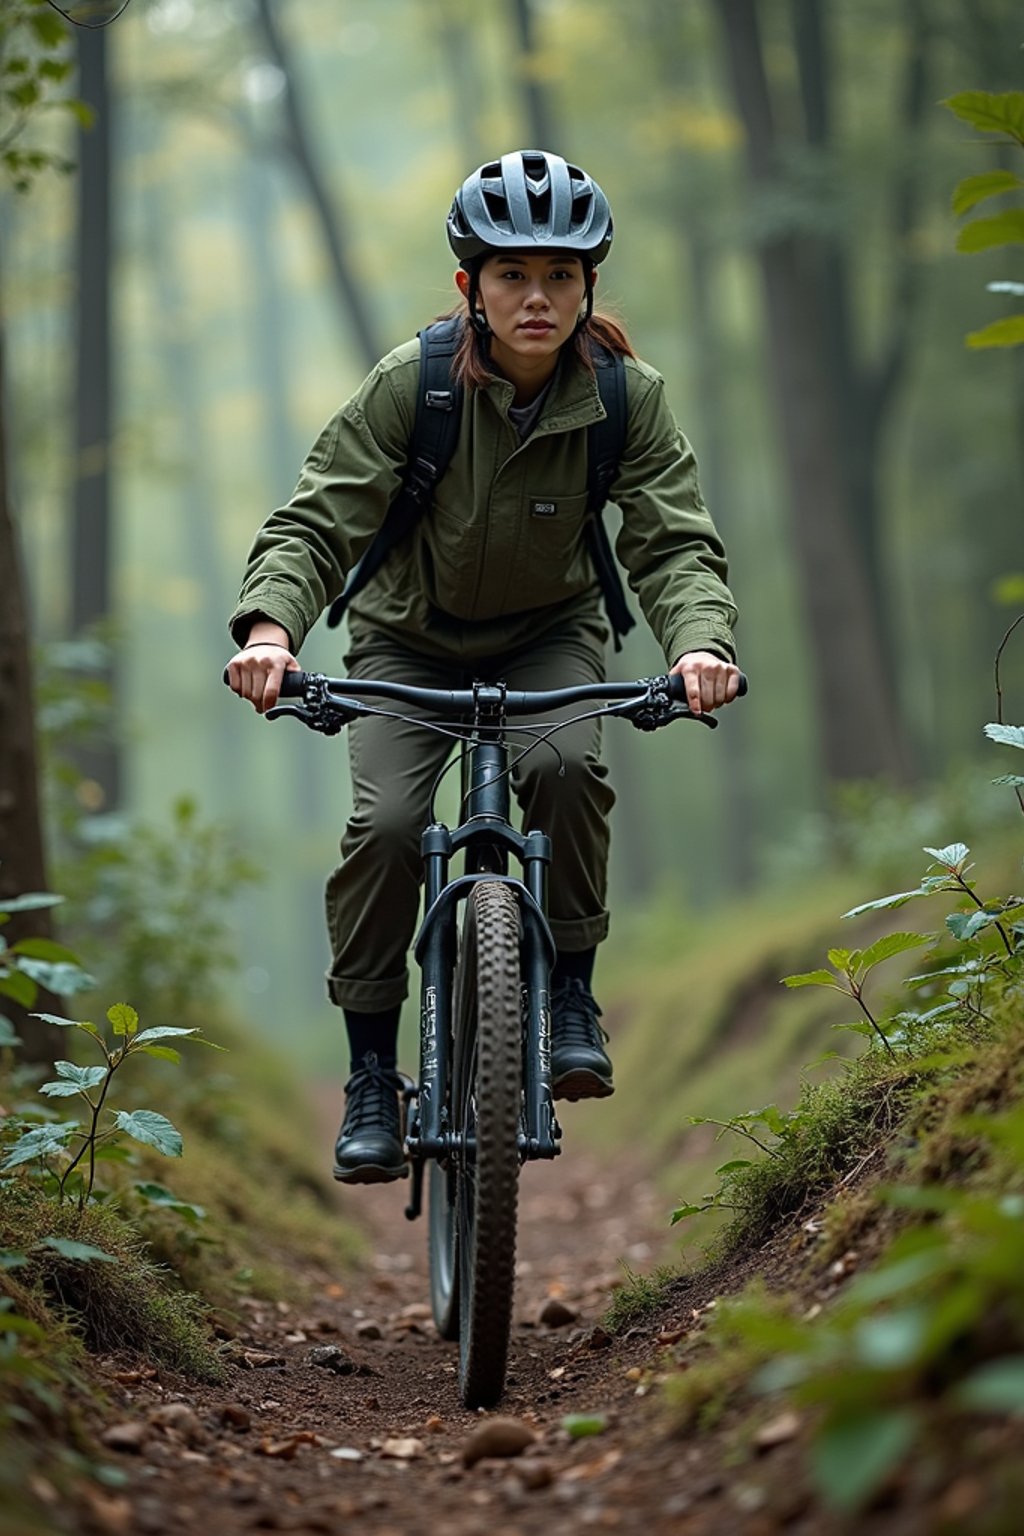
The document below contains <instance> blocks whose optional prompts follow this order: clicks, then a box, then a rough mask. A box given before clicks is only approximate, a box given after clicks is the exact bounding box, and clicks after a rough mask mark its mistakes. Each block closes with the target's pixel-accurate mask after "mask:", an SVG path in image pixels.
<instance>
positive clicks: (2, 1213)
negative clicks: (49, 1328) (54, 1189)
mask: <svg viewBox="0 0 1024 1536" xmlns="http://www.w3.org/2000/svg"><path fill="white" fill-rule="evenodd" d="M48 1237H55V1238H70V1239H73V1240H74V1241H76V1242H80V1243H87V1244H89V1245H90V1246H92V1247H95V1248H99V1249H101V1250H102V1251H103V1252H104V1253H107V1254H109V1255H110V1256H111V1259H112V1260H113V1261H114V1262H112V1263H104V1262H101V1261H89V1262H85V1261H82V1260H79V1259H70V1258H67V1257H65V1256H64V1255H63V1254H61V1253H59V1252H57V1251H55V1250H54V1249H52V1248H43V1247H37V1246H36V1245H37V1244H39V1243H40V1242H41V1241H42V1240H43V1239H45V1238H48ZM0 1245H2V1246H3V1247H5V1248H10V1249H14V1250H15V1251H17V1252H20V1253H24V1254H26V1255H27V1257H28V1263H27V1264H24V1265H22V1266H21V1267H20V1268H18V1269H17V1270H14V1271H11V1272H9V1274H4V1275H2V1276H0V1284H2V1285H3V1287H4V1289H5V1290H6V1291H7V1293H8V1294H9V1295H15V1296H16V1298H17V1299H18V1301H19V1303H20V1307H19V1310H22V1312H23V1314H24V1315H27V1316H29V1317H33V1316H34V1317H35V1318H36V1319H37V1320H39V1321H42V1322H43V1323H44V1326H45V1325H46V1320H47V1319H48V1318H51V1319H52V1318H56V1319H57V1320H58V1321H59V1322H61V1323H64V1324H66V1325H67V1326H69V1327H71V1328H72V1329H73V1330H74V1331H75V1332H76V1333H77V1334H78V1335H80V1336H81V1338H82V1340H83V1342H84V1344H85V1345H86V1347H87V1348H88V1349H90V1350H92V1351H93V1352H97V1353H98V1352H105V1351H112V1350H128V1351H131V1352H137V1353H138V1354H140V1355H144V1356H146V1357H147V1358H151V1359H154V1360H159V1361H161V1362H162V1363H164V1364H166V1365H169V1366H171V1367H173V1368H174V1369H175V1370H179V1371H181V1372H182V1373H183V1374H184V1375H186V1376H191V1377H193V1378H195V1379H198V1380H204V1381H216V1380H219V1378H220V1374H221V1371H220V1366H219V1363H218V1361H217V1357H216V1353H215V1350H214V1348H213V1346H212V1344H211V1341H210V1336H209V1333H208V1330H207V1329H206V1327H205V1326H204V1323H203V1317H204V1312H205V1309H204V1307H203V1304H202V1302H200V1300H199V1299H198V1298H197V1297H196V1296H193V1295H191V1294H190V1293H188V1292H186V1291H182V1290H180V1289H178V1288H177V1286H176V1284H175V1282H174V1281H173V1279H172V1277H171V1276H170V1275H169V1274H168V1272H167V1270H165V1269H163V1268H161V1267H159V1266H158V1265H156V1264H154V1263H153V1262H152V1260H151V1259H150V1258H149V1257H148V1254H147V1249H146V1243H145V1240H144V1238H143V1237H142V1236H141V1234H140V1233H139V1232H138V1231H136V1229H135V1228H134V1227H132V1226H130V1225H129V1224H128V1223H127V1222H126V1221H125V1220H124V1218H123V1216H122V1215H121V1214H120V1213H119V1212H118V1211H117V1210H116V1209H115V1208H113V1207H111V1206H107V1205H92V1206H87V1207H86V1208H85V1210H82V1211H79V1209H78V1207H77V1205H75V1204H73V1203H70V1202H69V1203H66V1204H64V1205H63V1206H60V1205H58V1204H57V1203H56V1201H54V1200H52V1199H50V1198H48V1197H47V1196H46V1195H44V1194H43V1193H42V1192H41V1191H40V1190H38V1189H37V1188H35V1187H34V1186H33V1185H32V1184H31V1183H30V1182H29V1181H28V1180H27V1179H15V1180H12V1181H10V1182H9V1183H8V1184H7V1185H6V1186H5V1188H4V1201H3V1207H2V1210H0ZM15 1277H16V1278H15Z"/></svg>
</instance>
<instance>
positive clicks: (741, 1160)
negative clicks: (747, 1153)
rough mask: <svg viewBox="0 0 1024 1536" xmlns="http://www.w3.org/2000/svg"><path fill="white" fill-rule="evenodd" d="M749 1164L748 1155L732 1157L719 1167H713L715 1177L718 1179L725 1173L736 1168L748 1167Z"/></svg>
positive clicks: (732, 1171)
mask: <svg viewBox="0 0 1024 1536" xmlns="http://www.w3.org/2000/svg"><path fill="white" fill-rule="evenodd" d="M750 1165H751V1164H750V1158H749V1157H734V1158H733V1159H732V1160H731V1161H730V1162H728V1163H723V1164H722V1166H721V1167H720V1168H716V1169H715V1178H716V1179H720V1178H721V1177H722V1176H723V1175H724V1174H726V1173H735V1172H736V1170H737V1168H749V1167H750Z"/></svg>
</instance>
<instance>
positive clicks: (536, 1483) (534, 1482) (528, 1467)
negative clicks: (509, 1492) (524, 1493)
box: [515, 1456, 555, 1493]
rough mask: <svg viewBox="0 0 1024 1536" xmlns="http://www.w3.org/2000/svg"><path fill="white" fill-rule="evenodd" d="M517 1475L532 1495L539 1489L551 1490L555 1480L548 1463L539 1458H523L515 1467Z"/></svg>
mask: <svg viewBox="0 0 1024 1536" xmlns="http://www.w3.org/2000/svg"><path fill="white" fill-rule="evenodd" d="M515 1474H516V1477H518V1479H519V1481H520V1482H521V1483H522V1485H523V1487H524V1488H527V1489H529V1491H530V1492H531V1493H533V1492H535V1491H536V1490H537V1489H538V1488H550V1487H551V1484H552V1483H553V1482H554V1480H555V1474H554V1473H553V1472H552V1470H551V1467H550V1465H549V1463H548V1462H546V1461H541V1459H540V1457H539V1456H523V1457H521V1458H520V1460H519V1461H517V1462H516V1465H515Z"/></svg>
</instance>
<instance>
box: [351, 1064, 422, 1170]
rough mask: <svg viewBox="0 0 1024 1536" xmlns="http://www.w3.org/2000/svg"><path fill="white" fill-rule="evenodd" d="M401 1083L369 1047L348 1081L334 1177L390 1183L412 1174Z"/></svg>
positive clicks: (396, 1075) (394, 1073)
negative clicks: (405, 1146) (403, 1122)
mask: <svg viewBox="0 0 1024 1536" xmlns="http://www.w3.org/2000/svg"><path fill="white" fill-rule="evenodd" d="M402 1086H403V1084H402V1079H401V1078H400V1077H399V1075H398V1073H397V1072H394V1071H391V1070H390V1069H388V1068H385V1067H382V1066H381V1065H380V1062H379V1061H378V1060H377V1056H376V1053H375V1052H374V1051H367V1053H366V1055H365V1056H364V1057H363V1065H362V1066H361V1067H360V1068H359V1070H358V1071H357V1072H353V1074H352V1076H351V1077H350V1078H349V1080H348V1082H347V1083H346V1084H345V1119H344V1121H343V1122H342V1127H341V1130H340V1131H339V1132H338V1140H337V1142H336V1143H335V1147H334V1177H335V1178H336V1179H338V1180H340V1182H341V1183H342V1184H387V1183H389V1182H390V1181H391V1180H392V1179H404V1178H405V1177H406V1175H407V1174H408V1172H409V1167H408V1164H407V1163H406V1161H405V1153H404V1151H403V1149H402V1126H401V1116H400V1114H399V1105H398V1095H399V1093H400V1092H401V1090H402Z"/></svg>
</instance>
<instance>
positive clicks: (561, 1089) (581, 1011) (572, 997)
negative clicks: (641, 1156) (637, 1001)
mask: <svg viewBox="0 0 1024 1536" xmlns="http://www.w3.org/2000/svg"><path fill="white" fill-rule="evenodd" d="M600 1015H601V1010H600V1008H599V1007H598V1006H597V1004H596V1003H595V1002H594V999H593V996H592V994H591V992H590V989H589V988H588V987H587V986H586V985H585V983H584V982H582V981H581V980H580V978H579V977H578V976H570V977H568V978H567V979H566V980H564V981H560V982H558V983H556V985H555V988H554V991H553V992H552V994H551V1091H552V1093H553V1095H554V1097H555V1098H556V1099H606V1098H607V1097H608V1095H609V1094H610V1093H614V1091H615V1088H614V1085H613V1083H612V1064H611V1062H610V1061H609V1059H608V1053H607V1052H606V1051H605V1049H604V1042H605V1041H606V1040H607V1039H608V1036H607V1035H606V1034H605V1032H604V1030H603V1029H602V1028H601V1026H600V1024H599V1023H598V1022H597V1021H598V1019H599V1017H600Z"/></svg>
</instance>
